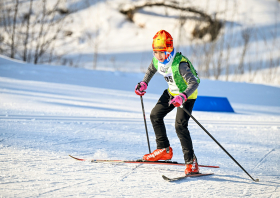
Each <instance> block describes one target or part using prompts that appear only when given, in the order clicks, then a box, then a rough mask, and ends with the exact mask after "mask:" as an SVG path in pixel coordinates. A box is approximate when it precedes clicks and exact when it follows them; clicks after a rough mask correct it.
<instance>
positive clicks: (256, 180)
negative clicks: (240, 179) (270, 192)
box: [181, 106, 259, 182]
mask: <svg viewBox="0 0 280 198" xmlns="http://www.w3.org/2000/svg"><path fill="white" fill-rule="evenodd" d="M181 108H182V109H183V110H184V111H185V112H186V113H187V114H188V115H189V116H190V117H191V118H192V119H193V120H194V121H195V122H196V123H197V124H198V125H199V126H200V127H201V128H202V129H203V130H204V131H205V132H206V133H207V134H208V135H209V136H210V137H211V138H212V140H214V141H215V142H216V143H217V144H218V145H219V146H220V147H221V149H223V151H224V152H225V153H226V154H227V155H228V156H229V157H230V158H231V159H232V160H233V161H234V162H235V163H236V164H237V165H238V166H239V167H240V168H241V169H242V170H243V171H244V172H245V173H246V174H247V175H248V176H249V177H250V178H251V179H252V180H253V181H255V182H258V181H259V179H254V178H253V177H252V176H251V175H250V174H249V173H248V172H247V171H246V170H245V169H244V168H243V167H242V166H241V165H240V164H239V163H238V162H237V161H236V160H235V159H234V158H233V157H232V156H231V155H230V154H229V153H228V152H227V150H226V149H225V148H224V147H223V146H222V145H221V144H220V143H219V142H218V141H217V140H216V139H215V138H214V137H213V136H212V135H211V134H210V133H209V132H208V131H207V130H206V129H205V128H204V127H203V126H202V125H201V124H200V123H199V122H198V121H197V120H196V119H195V118H194V117H193V116H192V115H191V114H190V112H189V111H188V110H187V109H186V108H184V107H183V106H181Z"/></svg>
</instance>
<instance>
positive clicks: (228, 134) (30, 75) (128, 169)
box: [0, 56, 280, 198]
mask: <svg viewBox="0 0 280 198" xmlns="http://www.w3.org/2000/svg"><path fill="white" fill-rule="evenodd" d="M142 78H143V74H140V73H122V72H118V71H116V72H109V71H107V72H105V71H93V70H86V69H78V68H70V67H66V66H48V65H32V64H24V63H21V62H15V61H13V60H10V59H7V58H5V57H3V56H1V57H0V81H1V82H0V162H1V167H0V170H1V179H0V184H1V185H0V195H1V197H69V196H71V197H273V198H276V197H280V182H279V178H280V165H279V164H280V158H279V155H280V147H279V145H280V100H279V98H280V88H277V87H271V86H265V85H256V84H248V83H234V82H223V81H212V80H206V79H202V81H201V84H200V87H199V95H207V96H224V97H227V98H228V99H229V101H230V102H231V105H232V106H233V108H234V110H235V113H212V112H198V111H194V112H193V116H194V117H195V118H196V119H197V120H198V121H200V122H201V124H202V125H203V126H204V127H205V128H206V129H207V130H208V131H209V132H210V133H211V134H212V135H213V136H214V137H215V138H216V139H217V140H218V141H219V142H220V143H221V144H222V145H223V146H224V147H225V148H226V149H227V150H228V152H229V153H230V154H232V155H233V156H234V157H235V158H236V160H237V161H238V162H239V163H240V164H241V165H242V166H243V167H244V168H245V169H246V170H247V171H248V172H249V173H250V174H251V175H252V176H253V177H254V178H259V179H260V182H258V183H256V182H253V181H252V180H251V179H250V178H249V177H248V176H247V175H246V174H245V173H244V172H243V171H242V170H241V169H240V168H239V167H238V166H237V165H236V164H235V163H234V162H233V161H232V160H231V159H230V158H229V157H228V156H227V155H226V154H225V153H224V152H223V151H222V150H221V149H220V148H219V147H218V146H217V145H216V144H215V143H214V142H213V141H212V140H211V139H210V138H209V137H208V136H207V134H205V133H204V131H203V130H202V129H201V128H200V127H199V126H198V125H197V124H195V123H194V122H193V121H190V124H189V129H190V131H191V136H192V139H193V143H194V149H195V152H196V155H197V157H198V160H199V163H201V164H210V165H219V166H220V169H207V168H201V172H213V173H214V175H213V176H208V177H204V178H189V179H185V180H182V181H180V182H175V183H168V182H166V181H164V180H163V179H162V177H161V175H162V174H164V175H167V176H170V177H175V176H178V175H182V174H183V173H184V167H173V166H172V167H169V166H154V165H127V164H125V165H120V164H93V163H89V162H80V161H75V160H73V159H71V158H70V157H69V156H68V154H71V155H74V156H77V157H84V158H100V159H124V160H129V159H138V158H140V157H142V155H143V154H146V153H147V152H148V147H147V142H146V135H145V128H144V122H143V117H142V116H143V115H142V110H141V103H140V99H139V97H138V96H136V95H135V93H134V86H135V84H136V83H137V82H139V81H140V80H141V79H142ZM165 88H166V82H165V81H164V80H163V79H162V77H161V76H158V75H156V76H155V77H154V78H153V79H152V81H151V82H150V84H149V88H148V90H147V94H146V95H145V96H144V97H143V98H144V105H145V110H146V116H147V118H149V113H150V111H151V109H152V108H153V106H154V104H155V103H156V101H157V99H158V97H159V96H160V94H161V93H162V91H163V90H164V89H165ZM174 117H175V110H174V112H172V113H170V114H169V115H168V116H167V117H166V119H165V122H166V128H167V131H168V136H169V139H170V142H171V146H172V147H173V150H174V157H173V160H176V161H178V162H183V155H182V151H181V146H180V143H179V140H178V138H177V136H176V133H175V129H174ZM147 124H148V131H149V137H150V143H151V148H152V150H153V149H155V141H154V139H155V136H154V133H153V129H152V126H151V123H150V121H149V119H147Z"/></svg>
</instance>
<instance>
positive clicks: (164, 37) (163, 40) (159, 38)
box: [152, 30, 173, 53]
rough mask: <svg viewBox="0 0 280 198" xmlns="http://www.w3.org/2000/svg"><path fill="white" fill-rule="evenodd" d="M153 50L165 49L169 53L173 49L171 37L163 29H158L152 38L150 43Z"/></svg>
mask: <svg viewBox="0 0 280 198" xmlns="http://www.w3.org/2000/svg"><path fill="white" fill-rule="evenodd" d="M152 47H153V50H154V51H166V52H169V53H171V52H172V50H173V38H172V36H171V35H170V34H169V33H168V32H167V31H165V30H160V31H158V32H157V33H156V35H155V36H154V38H153V44H152Z"/></svg>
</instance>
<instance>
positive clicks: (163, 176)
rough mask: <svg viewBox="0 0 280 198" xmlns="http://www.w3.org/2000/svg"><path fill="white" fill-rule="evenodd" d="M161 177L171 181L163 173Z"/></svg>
mask: <svg viewBox="0 0 280 198" xmlns="http://www.w3.org/2000/svg"><path fill="white" fill-rule="evenodd" d="M162 178H163V179H164V180H166V181H171V179H169V178H168V177H166V176H165V175H162Z"/></svg>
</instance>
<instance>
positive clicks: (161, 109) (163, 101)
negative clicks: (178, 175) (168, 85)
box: [150, 90, 195, 164]
mask: <svg viewBox="0 0 280 198" xmlns="http://www.w3.org/2000/svg"><path fill="white" fill-rule="evenodd" d="M170 99H171V96H170V95H169V93H168V90H165V91H164V92H163V94H162V95H161V97H160V98H159V100H158V102H157V104H156V105H155V107H154V108H153V110H152V112H151V115H150V119H151V122H152V125H153V128H154V131H155V135H156V143H157V149H162V148H167V147H169V146H170V144H169V140H168V138H167V134H166V128H165V125H164V121H163V119H164V117H165V116H166V115H167V114H168V113H169V112H171V111H172V110H173V109H174V108H175V107H174V105H169V102H170ZM194 103H195V99H189V100H187V101H186V102H185V103H184V104H183V106H184V107H185V108H186V109H187V110H188V111H189V112H190V113H191V112H192V109H193V106H194ZM189 119H190V116H188V114H187V113H186V112H185V111H184V110H183V109H182V108H180V107H178V108H177V115H176V120H175V129H176V133H177V136H178V138H179V139H180V142H181V146H182V151H183V154H184V159H185V163H186V164H190V163H192V161H193V156H194V151H193V145H192V139H191V136H190V132H189V130H188V122H189Z"/></svg>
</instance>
